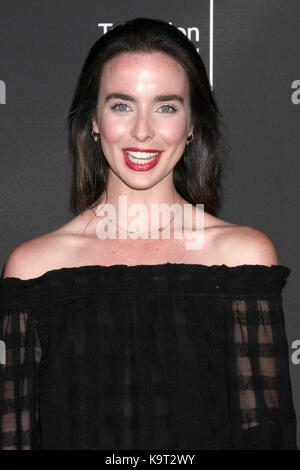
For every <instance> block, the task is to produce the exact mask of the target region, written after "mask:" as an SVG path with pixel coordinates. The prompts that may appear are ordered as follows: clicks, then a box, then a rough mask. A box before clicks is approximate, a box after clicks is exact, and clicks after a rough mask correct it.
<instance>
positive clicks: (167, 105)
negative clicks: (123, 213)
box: [110, 103, 177, 114]
mask: <svg viewBox="0 0 300 470" xmlns="http://www.w3.org/2000/svg"><path fill="white" fill-rule="evenodd" d="M118 106H127V104H125V103H116V104H114V105H113V106H112V107H111V108H110V109H112V110H115V111H117V112H119V113H123V112H124V111H120V109H117V107H118ZM164 106H166V107H168V108H171V109H173V111H172V112H169V111H168V112H167V113H162V114H173V112H174V113H175V112H176V111H177V108H176V107H175V106H173V105H170V104H163V105H161V108H162V107H164Z"/></svg>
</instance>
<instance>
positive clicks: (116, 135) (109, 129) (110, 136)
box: [98, 115, 128, 143]
mask: <svg viewBox="0 0 300 470" xmlns="http://www.w3.org/2000/svg"><path fill="white" fill-rule="evenodd" d="M98 122H100V123H101V124H100V132H101V137H102V139H104V140H106V141H108V142H111V143H113V142H118V140H120V138H121V137H123V136H124V134H126V133H127V127H128V124H127V125H126V122H125V120H124V121H122V119H117V118H114V116H110V117H107V116H102V117H101V115H100V116H99V121H98Z"/></svg>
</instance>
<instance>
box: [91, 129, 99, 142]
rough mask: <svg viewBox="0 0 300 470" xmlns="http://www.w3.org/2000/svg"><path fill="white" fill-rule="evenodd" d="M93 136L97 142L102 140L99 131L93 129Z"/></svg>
mask: <svg viewBox="0 0 300 470" xmlns="http://www.w3.org/2000/svg"><path fill="white" fill-rule="evenodd" d="M92 136H93V139H94V141H95V142H98V141H99V140H100V134H99V132H95V131H92Z"/></svg>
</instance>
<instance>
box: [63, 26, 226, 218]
mask: <svg viewBox="0 0 300 470" xmlns="http://www.w3.org/2000/svg"><path fill="white" fill-rule="evenodd" d="M139 52H140V53H153V52H161V53H165V54H167V55H169V56H170V57H172V58H173V59H174V60H175V61H176V62H177V63H179V64H180V65H181V66H182V67H183V69H184V70H185V72H186V74H187V77H188V80H189V85H190V104H191V116H192V122H193V124H194V129H193V134H194V139H193V141H192V142H191V143H190V144H189V145H188V146H186V148H185V150H184V152H183V154H182V156H181V158H180V160H179V161H178V162H177V164H176V165H175V167H174V170H173V181H174V185H175V188H176V191H177V192H178V193H179V194H180V195H181V197H183V198H184V199H185V200H186V201H187V202H189V203H191V204H193V205H196V204H204V210H205V211H206V212H208V213H210V214H212V215H216V213H217V211H218V210H219V208H220V207H221V192H222V190H223V188H222V184H221V176H222V172H223V165H224V162H225V159H224V158H223V157H224V154H225V152H226V149H228V146H227V142H226V141H225V139H224V137H223V134H222V132H221V126H222V121H221V118H222V115H221V114H220V112H219V110H218V106H217V104H216V100H215V98H214V93H213V91H212V89H211V86H210V83H209V79H208V76H207V73H206V70H205V66H204V64H203V61H202V59H201V57H200V55H199V53H198V52H197V50H196V48H195V46H194V45H193V44H192V42H191V41H190V40H189V39H188V38H187V37H186V36H185V35H184V34H183V33H182V32H181V31H180V30H179V29H178V28H177V27H175V26H174V25H170V24H168V23H167V22H165V21H162V20H157V19H150V18H135V19H132V20H129V21H127V22H125V23H122V24H119V25H117V26H115V27H114V28H113V29H111V30H110V31H108V32H107V33H106V34H104V35H103V36H102V37H101V38H100V39H98V40H97V41H96V42H95V44H94V45H93V46H92V47H91V49H90V51H89V53H88V56H87V58H86V60H85V62H84V65H83V68H82V70H81V73H80V76H79V78H78V81H77V84H76V89H75V94H74V98H73V101H72V104H71V107H70V110H69V114H68V129H69V136H68V143H69V151H70V154H71V157H72V164H73V179H72V190H71V209H72V211H75V213H76V212H77V213H78V212H81V211H84V210H86V209H91V208H94V207H95V206H96V205H97V204H98V202H99V201H100V200H101V197H102V194H103V193H104V192H106V187H107V182H108V173H109V164H108V163H107V160H106V158H105V156H104V153H103V151H102V148H101V144H100V145H99V142H97V143H95V142H94V139H93V137H92V135H91V132H92V119H93V118H95V117H96V107H97V101H98V93H99V83H100V79H101V74H102V71H103V67H104V65H105V64H106V63H107V62H108V61H109V60H111V59H112V58H114V57H116V56H117V55H119V54H122V53H139Z"/></svg>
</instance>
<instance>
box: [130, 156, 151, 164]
mask: <svg viewBox="0 0 300 470" xmlns="http://www.w3.org/2000/svg"><path fill="white" fill-rule="evenodd" d="M128 158H129V160H130V161H131V162H132V163H139V164H145V163H149V162H152V161H153V160H155V159H156V157H152V158H143V159H140V158H133V157H132V156H131V155H128Z"/></svg>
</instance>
